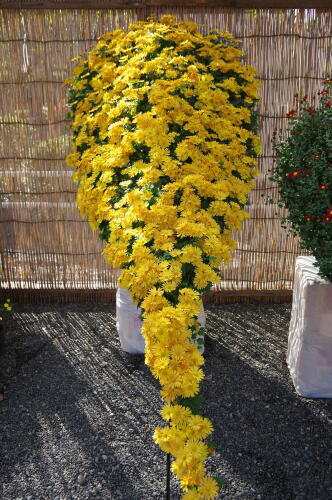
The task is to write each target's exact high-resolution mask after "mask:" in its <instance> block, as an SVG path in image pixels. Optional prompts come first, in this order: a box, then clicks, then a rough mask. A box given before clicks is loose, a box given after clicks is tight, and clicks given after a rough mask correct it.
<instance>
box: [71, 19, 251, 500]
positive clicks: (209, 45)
mask: <svg viewBox="0 0 332 500" xmlns="http://www.w3.org/2000/svg"><path fill="white" fill-rule="evenodd" d="M242 56H243V53H242V52H241V50H240V49H239V48H238V47H237V44H236V41H235V40H233V39H232V37H231V35H229V34H228V33H221V34H220V33H217V32H212V33H210V34H208V35H205V36H204V35H202V34H201V33H200V32H199V31H198V29H197V26H196V24H195V23H188V22H178V21H176V19H175V18H174V17H173V16H164V17H163V18H161V19H160V21H158V20H157V19H150V20H148V21H147V22H139V23H136V24H134V25H131V26H130V29H129V32H128V33H124V32H123V31H122V30H117V31H113V32H110V33H106V34H105V35H103V36H101V37H100V38H99V41H98V43H97V45H96V46H95V47H94V48H93V49H92V50H91V51H90V52H89V53H88V55H87V57H83V56H82V57H80V58H79V59H80V62H79V64H78V65H77V66H76V67H75V69H74V77H73V78H72V79H68V80H66V81H65V85H68V86H69V105H70V108H71V112H70V113H69V117H70V118H71V119H72V127H73V131H74V138H73V153H71V154H69V155H68V157H67V163H68V164H69V165H71V166H72V167H74V168H75V169H76V172H75V174H74V179H75V180H76V181H78V183H79V186H78V195H77V205H78V208H79V210H80V213H81V215H82V216H83V217H88V220H89V222H90V224H91V226H92V227H93V228H94V229H99V231H100V237H101V238H102V239H104V240H105V241H106V242H107V243H106V246H105V249H104V252H103V253H104V256H105V258H106V260H107V262H109V263H110V264H111V265H112V266H113V267H117V268H121V276H120V279H119V284H120V286H122V287H125V288H128V290H129V291H130V293H131V295H132V298H133V300H134V301H135V302H137V303H138V305H140V307H141V308H142V311H143V313H142V315H143V327H142V333H143V335H144V338H145V341H146V356H145V359H146V364H147V365H148V366H149V367H150V369H151V371H152V373H153V375H154V376H155V377H156V378H158V380H159V381H160V384H161V396H162V398H163V399H164V400H165V402H166V404H165V406H164V408H163V409H162V416H163V418H164V419H165V420H166V421H167V422H169V423H168V425H166V426H165V427H164V428H162V429H159V428H158V429H156V430H155V433H154V439H155V441H156V443H158V444H159V446H160V447H161V449H162V450H163V451H165V452H169V453H171V454H172V456H173V457H174V460H173V464H172V470H173V472H174V474H175V475H176V476H177V477H178V478H179V480H180V481H181V486H182V488H183V490H184V497H183V498H184V499H186V500H193V499H198V498H200V499H213V498H215V497H216V495H217V493H218V481H217V480H216V479H214V478H211V477H208V476H207V474H206V470H205V465H204V462H205V460H206V458H207V457H208V455H209V453H210V452H211V448H210V446H209V444H208V443H207V442H206V438H207V437H208V436H209V435H210V434H211V432H212V430H213V428H212V424H211V422H210V421H209V420H208V419H207V418H204V417H202V416H200V415H199V414H198V408H199V403H200V399H199V397H197V395H198V393H199V387H200V382H201V381H202V379H203V376H204V375H203V371H202V365H203V363H204V359H203V356H202V355H201V354H200V353H199V350H198V348H197V346H196V345H195V344H194V343H193V342H192V341H193V340H195V338H196V339H197V338H198V334H199V333H201V331H200V326H199V323H198V321H197V318H198V315H199V312H200V301H201V295H202V293H203V292H204V291H207V290H210V289H211V286H212V285H213V283H216V282H219V281H220V278H221V276H220V271H219V265H220V263H221V262H223V263H227V262H228V261H229V259H230V257H231V251H232V250H234V249H235V248H236V243H235V241H234V239H233V237H232V234H231V231H232V230H239V229H240V227H241V222H242V220H243V219H245V218H247V217H248V214H247V213H246V212H245V210H244V205H245V203H246V202H247V196H248V193H249V192H250V190H251V189H252V187H253V178H254V176H255V175H256V170H255V156H256V154H257V153H258V152H259V140H258V137H257V136H256V135H255V131H256V115H255V113H254V111H253V109H254V105H255V103H256V100H257V98H258V96H257V94H256V90H257V87H258V83H257V81H256V80H255V78H254V70H253V68H251V67H250V66H248V65H245V64H244V63H243V61H242Z"/></svg>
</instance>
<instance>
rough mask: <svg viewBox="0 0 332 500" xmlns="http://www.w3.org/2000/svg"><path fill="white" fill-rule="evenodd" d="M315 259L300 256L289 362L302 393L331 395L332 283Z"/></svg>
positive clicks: (310, 396) (296, 277)
mask: <svg viewBox="0 0 332 500" xmlns="http://www.w3.org/2000/svg"><path fill="white" fill-rule="evenodd" d="M314 262H315V258H314V257H298V258H297V259H296V266H295V280H294V291H293V305H292V314H291V322H290V327H289V336H288V350H287V364H288V368H289V370H290V374H291V377H292V379H293V383H294V387H295V390H296V392H297V393H298V394H300V395H301V396H305V397H308V398H331V397H332V283H331V282H330V281H327V280H324V279H323V278H321V277H320V276H319V275H318V268H317V267H315V266H314V265H313V263H314Z"/></svg>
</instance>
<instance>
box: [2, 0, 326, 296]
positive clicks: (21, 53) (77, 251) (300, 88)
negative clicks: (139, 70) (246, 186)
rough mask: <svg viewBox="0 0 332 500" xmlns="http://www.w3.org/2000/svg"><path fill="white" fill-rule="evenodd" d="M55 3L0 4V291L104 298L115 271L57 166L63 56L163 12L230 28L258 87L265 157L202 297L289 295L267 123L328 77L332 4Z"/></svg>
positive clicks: (278, 124) (65, 144) (288, 255)
mask: <svg viewBox="0 0 332 500" xmlns="http://www.w3.org/2000/svg"><path fill="white" fill-rule="evenodd" d="M9 3H10V2H7V4H9ZM28 3H29V2H28ZM30 3H31V4H33V3H38V2H30ZM40 3H43V2H40ZM53 3H54V2H53ZM61 3H63V2H58V4H60V5H59V8H57V9H50V8H43V9H37V8H31V9H26V8H25V9H23V8H21V9H18V8H3V9H0V67H1V72H0V89H1V91H0V137H1V142H0V168H1V177H0V231H1V239H0V245H1V248H0V258H1V269H2V272H1V277H0V287H1V290H2V291H1V295H2V296H3V295H5V296H11V297H14V299H15V298H19V299H20V300H31V299H32V298H33V297H34V300H39V301H47V300H69V301H79V300H93V301H94V300H108V299H109V300H112V299H113V298H114V290H115V288H116V274H115V272H114V270H112V269H111V268H110V267H108V266H107V265H106V263H105V262H104V260H103V257H102V256H101V250H102V248H103V244H102V243H101V242H100V241H98V238H97V233H95V232H93V231H92V230H91V229H90V227H89V225H88V223H87V222H86V221H83V220H81V217H80V215H79V213H78V210H77V208H76V206H75V193H76V188H75V184H74V182H73V181H72V171H71V170H70V168H69V167H68V166H67V165H66V163H65V157H66V155H67V154H68V152H69V151H70V146H71V129H70V127H69V124H68V122H66V119H65V114H66V112H67V109H66V100H67V97H66V92H67V90H66V88H65V87H64V86H63V85H62V82H63V81H64V80H65V79H66V78H67V77H68V76H70V75H71V74H72V68H73V66H74V65H75V64H76V63H75V62H71V59H72V58H74V57H75V56H77V55H79V54H81V53H82V52H84V51H86V50H89V49H90V48H91V47H92V46H93V45H94V44H95V43H96V39H97V37H99V36H100V35H101V34H103V33H104V32H106V31H111V30H114V29H119V28H123V29H127V27H128V25H129V24H130V23H132V22H134V21H136V20H137V19H142V18H146V16H148V15H151V14H156V15H157V16H159V15H161V14H165V13H172V14H175V15H176V16H177V17H178V18H180V19H187V20H188V19H189V20H192V21H195V22H197V23H199V24H201V25H202V26H201V29H202V30H203V31H204V32H206V31H209V30H211V29H217V30H226V31H229V32H230V33H232V34H233V35H234V36H235V37H236V38H237V39H239V40H241V41H242V45H243V49H244V51H245V52H246V54H247V61H248V62H249V63H250V64H252V65H253V66H254V67H255V68H257V71H258V77H259V78H260V79H261V82H262V87H261V101H260V104H259V121H260V131H261V132H260V135H261V140H262V144H263V154H262V155H261V156H260V157H259V158H258V165H259V170H260V176H259V178H258V180H257V183H256V187H255V189H254V191H253V192H252V194H251V196H250V206H249V212H250V215H251V219H250V220H248V221H246V222H245V224H244V227H243V230H242V231H241V232H239V233H237V234H236V237H237V240H238V249H237V250H236V251H235V252H234V258H233V261H232V263H231V264H229V265H228V266H227V267H225V268H224V269H223V270H222V274H223V277H224V279H223V281H222V282H221V283H220V284H219V285H216V286H215V287H214V291H213V292H212V293H210V294H209V295H208V296H207V298H206V300H214V301H218V302H219V301H224V300H251V299H253V298H256V299H258V300H287V299H288V300H289V299H290V297H291V289H292V284H293V272H294V264H295V258H296V256H298V255H300V254H303V253H304V252H303V250H301V249H300V246H299V242H298V241H297V240H296V239H294V238H292V237H289V236H288V235H287V233H286V232H285V231H284V230H283V229H282V228H281V225H280V218H281V217H282V215H283V213H282V212H281V211H280V210H279V209H276V207H275V206H273V205H269V204H267V199H268V198H269V197H273V198H276V197H277V188H276V186H275V185H273V184H272V183H271V182H270V181H269V180H268V175H269V170H270V169H271V168H272V165H273V151H272V144H271V139H272V135H273V132H274V131H275V130H277V131H279V130H284V129H285V126H286V125H287V118H286V113H287V112H288V110H289V109H290V108H293V107H294V105H295V101H294V94H295V93H299V94H300V95H304V94H307V95H309V96H310V95H316V94H317V91H318V90H319V89H320V88H321V84H322V80H323V79H324V78H326V77H328V76H329V77H330V76H331V74H332V68H331V65H332V59H331V52H332V51H331V49H332V33H331V29H332V28H331V27H332V9H328V10H325V11H324V10H321V11H319V10H315V9H297V10H296V9H293V10H268V9H265V10H261V9H256V10H246V9H236V8H221V7H213V6H212V7H211V6H208V5H205V6H203V7H202V6H201V7H188V6H186V7H179V6H175V5H174V3H173V2H171V3H172V4H173V5H171V6H155V7H149V6H147V5H145V6H144V9H142V8H139V7H137V8H123V9H119V8H111V9H106V8H99V9H97V8H94V9H93V8H86V9H83V8H75V9H68V8H66V9H64V8H61ZM99 3H100V2H99ZM101 3H102V2H101ZM104 3H105V2H104ZM4 4H6V2H1V3H0V7H1V6H3V5H4ZM96 5H98V1H97V2H96ZM5 6H6V7H12V5H5ZM46 7H47V5H46ZM90 7H91V5H90Z"/></svg>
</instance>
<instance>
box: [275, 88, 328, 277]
mask: <svg viewBox="0 0 332 500" xmlns="http://www.w3.org/2000/svg"><path fill="white" fill-rule="evenodd" d="M318 94H319V104H318V105H317V106H316V107H314V106H309V105H308V103H307V100H306V98H304V99H302V100H301V101H300V103H301V105H300V110H299V113H297V112H296V111H295V110H292V111H290V112H289V113H288V115H287V116H288V117H289V118H290V119H291V125H290V127H289V129H288V137H287V138H286V139H285V140H284V141H281V140H280V141H279V142H277V141H276V140H274V150H275V152H276V164H275V167H274V170H273V173H272V175H271V176H270V180H273V181H275V182H276V183H277V184H278V186H279V193H280V201H279V202H278V206H279V207H283V206H284V207H285V208H287V209H288V215H287V217H286V218H285V219H284V220H283V223H284V226H283V227H286V228H287V229H288V230H289V232H290V233H291V234H292V235H294V236H295V235H297V236H299V237H300V239H301V246H302V248H305V249H307V250H309V251H310V252H311V253H312V254H313V255H314V256H315V258H316V261H317V266H318V267H319V274H320V275H321V276H322V277H324V278H327V279H328V280H330V281H332V80H326V81H325V82H324V88H323V90H322V91H321V92H319V93H318Z"/></svg>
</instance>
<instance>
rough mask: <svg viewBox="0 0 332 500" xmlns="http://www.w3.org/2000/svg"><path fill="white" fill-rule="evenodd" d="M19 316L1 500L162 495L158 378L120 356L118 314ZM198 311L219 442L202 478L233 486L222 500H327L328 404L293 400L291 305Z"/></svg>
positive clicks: (36, 309) (13, 335)
mask: <svg viewBox="0 0 332 500" xmlns="http://www.w3.org/2000/svg"><path fill="white" fill-rule="evenodd" d="M14 309H15V314H14V316H13V320H12V322H11V324H10V325H9V327H8V331H7V334H6V339H5V351H4V352H3V353H2V355H0V392H1V385H2V386H3V391H2V392H3V394H4V399H3V400H2V401H0V449H1V458H0V461H1V463H0V482H1V488H2V490H1V489H0V492H1V493H0V495H1V499H4V500H19V499H21V500H29V499H30V500H36V499H38V500H39V499H52V500H69V499H87V498H89V499H92V498H99V499H104V500H108V499H126V500H139V499H143V500H148V499H153V498H155V499H163V498H164V492H165V456H164V455H163V453H162V452H160V451H159V448H158V447H157V446H156V445H154V443H153V441H152V438H151V436H152V433H153V429H154V428H155V426H156V425H158V424H162V420H161V417H160V415H159V409H160V407H161V401H160V398H159V388H158V383H157V382H156V381H155V380H154V378H153V377H152V376H151V374H150V372H149V370H148V368H147V367H146V366H145V365H144V363H143V362H142V359H141V358H140V357H136V358H130V359H128V356H125V354H124V353H122V351H121V348H120V344H119V340H118V337H117V332H116V327H115V307H114V305H113V304H98V305H85V304H68V305H58V304H52V305H16V306H15V305H14ZM206 311H207V330H208V335H209V337H208V339H207V340H208V342H207V346H206V355H205V357H206V364H205V373H206V375H207V377H206V379H205V380H204V382H203V394H204V396H205V398H206V403H205V405H204V410H203V412H204V414H205V415H207V416H209V417H210V418H211V419H212V420H213V423H214V426H215V432H214V434H213V436H212V439H213V441H215V442H216V444H217V453H216V454H215V455H214V456H212V457H211V458H209V459H208V469H209V472H210V473H212V474H213V475H218V476H220V477H221V478H223V479H225V480H226V481H227V483H226V485H225V486H224V487H223V490H222V494H221V496H220V498H223V499H225V500H235V499H243V500H258V499H261V500H293V499H294V500H332V466H331V463H332V460H331V458H332V453H331V448H332V447H331V443H332V440H331V438H332V425H331V424H332V400H331V399H316V400H312V399H305V398H301V397H299V396H297V395H296V393H295V392H294V388H293V385H292V382H291V379H290V377H289V373H288V369H287V366H286V363H285V351H286V345H287V330H288V324H289V317H290V305H289V304H225V305H220V306H215V305H207V306H206ZM0 399H1V398H0ZM171 487H172V495H171V498H172V500H178V498H179V487H178V485H177V481H176V480H175V479H174V478H173V479H172V484H171Z"/></svg>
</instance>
